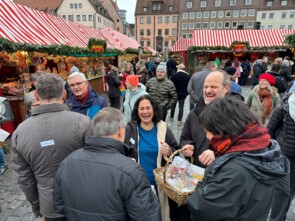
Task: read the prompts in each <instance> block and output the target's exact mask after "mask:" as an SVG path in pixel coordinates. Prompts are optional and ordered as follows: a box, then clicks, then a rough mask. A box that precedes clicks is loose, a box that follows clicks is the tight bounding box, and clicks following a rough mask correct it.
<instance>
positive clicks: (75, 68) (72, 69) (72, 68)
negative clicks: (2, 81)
mask: <svg viewBox="0 0 295 221" xmlns="http://www.w3.org/2000/svg"><path fill="white" fill-rule="evenodd" d="M74 72H79V68H77V67H76V66H73V67H71V69H70V74H72V73H74Z"/></svg>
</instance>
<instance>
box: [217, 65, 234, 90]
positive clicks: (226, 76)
mask: <svg viewBox="0 0 295 221" xmlns="http://www.w3.org/2000/svg"><path fill="white" fill-rule="evenodd" d="M217 71H218V72H220V73H222V74H223V82H222V85H223V86H224V87H225V86H226V85H230V80H231V79H230V78H231V76H230V75H229V74H227V73H226V72H225V71H224V70H220V69H219V70H217Z"/></svg>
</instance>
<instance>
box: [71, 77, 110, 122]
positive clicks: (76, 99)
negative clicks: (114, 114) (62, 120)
mask: <svg viewBox="0 0 295 221" xmlns="http://www.w3.org/2000/svg"><path fill="white" fill-rule="evenodd" d="M68 84H69V85H70V88H71V90H72V92H73V96H72V97H71V98H69V99H68V100H67V101H66V104H67V105H68V107H69V108H70V110H71V111H74V112H78V113H81V114H84V115H86V116H88V117H89V118H90V119H93V117H94V115H95V114H96V113H97V112H99V111H100V110H101V109H102V108H104V107H107V106H108V103H107V101H106V99H105V98H103V97H102V96H99V95H98V94H97V93H96V92H95V91H94V90H93V89H92V88H91V87H90V85H89V83H88V81H87V79H86V77H85V75H84V74H83V73H81V72H74V73H72V74H70V76H69V77H68Z"/></svg>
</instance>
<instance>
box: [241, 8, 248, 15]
mask: <svg viewBox="0 0 295 221" xmlns="http://www.w3.org/2000/svg"><path fill="white" fill-rule="evenodd" d="M246 16H247V9H242V10H241V17H246Z"/></svg>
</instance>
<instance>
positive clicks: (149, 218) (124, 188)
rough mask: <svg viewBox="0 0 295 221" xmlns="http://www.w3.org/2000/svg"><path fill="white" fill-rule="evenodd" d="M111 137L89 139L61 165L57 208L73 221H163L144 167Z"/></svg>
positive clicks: (55, 192)
mask: <svg viewBox="0 0 295 221" xmlns="http://www.w3.org/2000/svg"><path fill="white" fill-rule="evenodd" d="M125 153H126V152H125V147H124V144H123V143H121V142H120V141H117V140H115V139H112V138H106V137H88V138H87V139H86V144H85V147H84V148H83V149H80V150H78V151H75V152H74V153H73V154H71V155H69V156H68V157H67V158H66V159H65V160H64V161H63V162H62V164H61V165H60V168H59V169H58V172H57V174H56V179H55V183H54V194H53V195H54V207H55V209H56V211H58V212H59V213H62V214H65V216H66V219H67V220H71V221H81V220H83V221H93V220H101V221H102V220H103V221H127V220H128V221H129V220H134V221H135V220H138V221H139V220H140V221H160V220H161V213H160V205H159V203H158V202H157V199H156V197H155V195H154V193H152V190H151V187H150V184H149V181H148V179H147V177H146V175H145V172H144V170H143V169H142V167H141V166H140V165H139V164H137V163H136V162H135V161H133V160H132V159H130V158H129V157H126V156H124V155H125Z"/></svg>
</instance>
